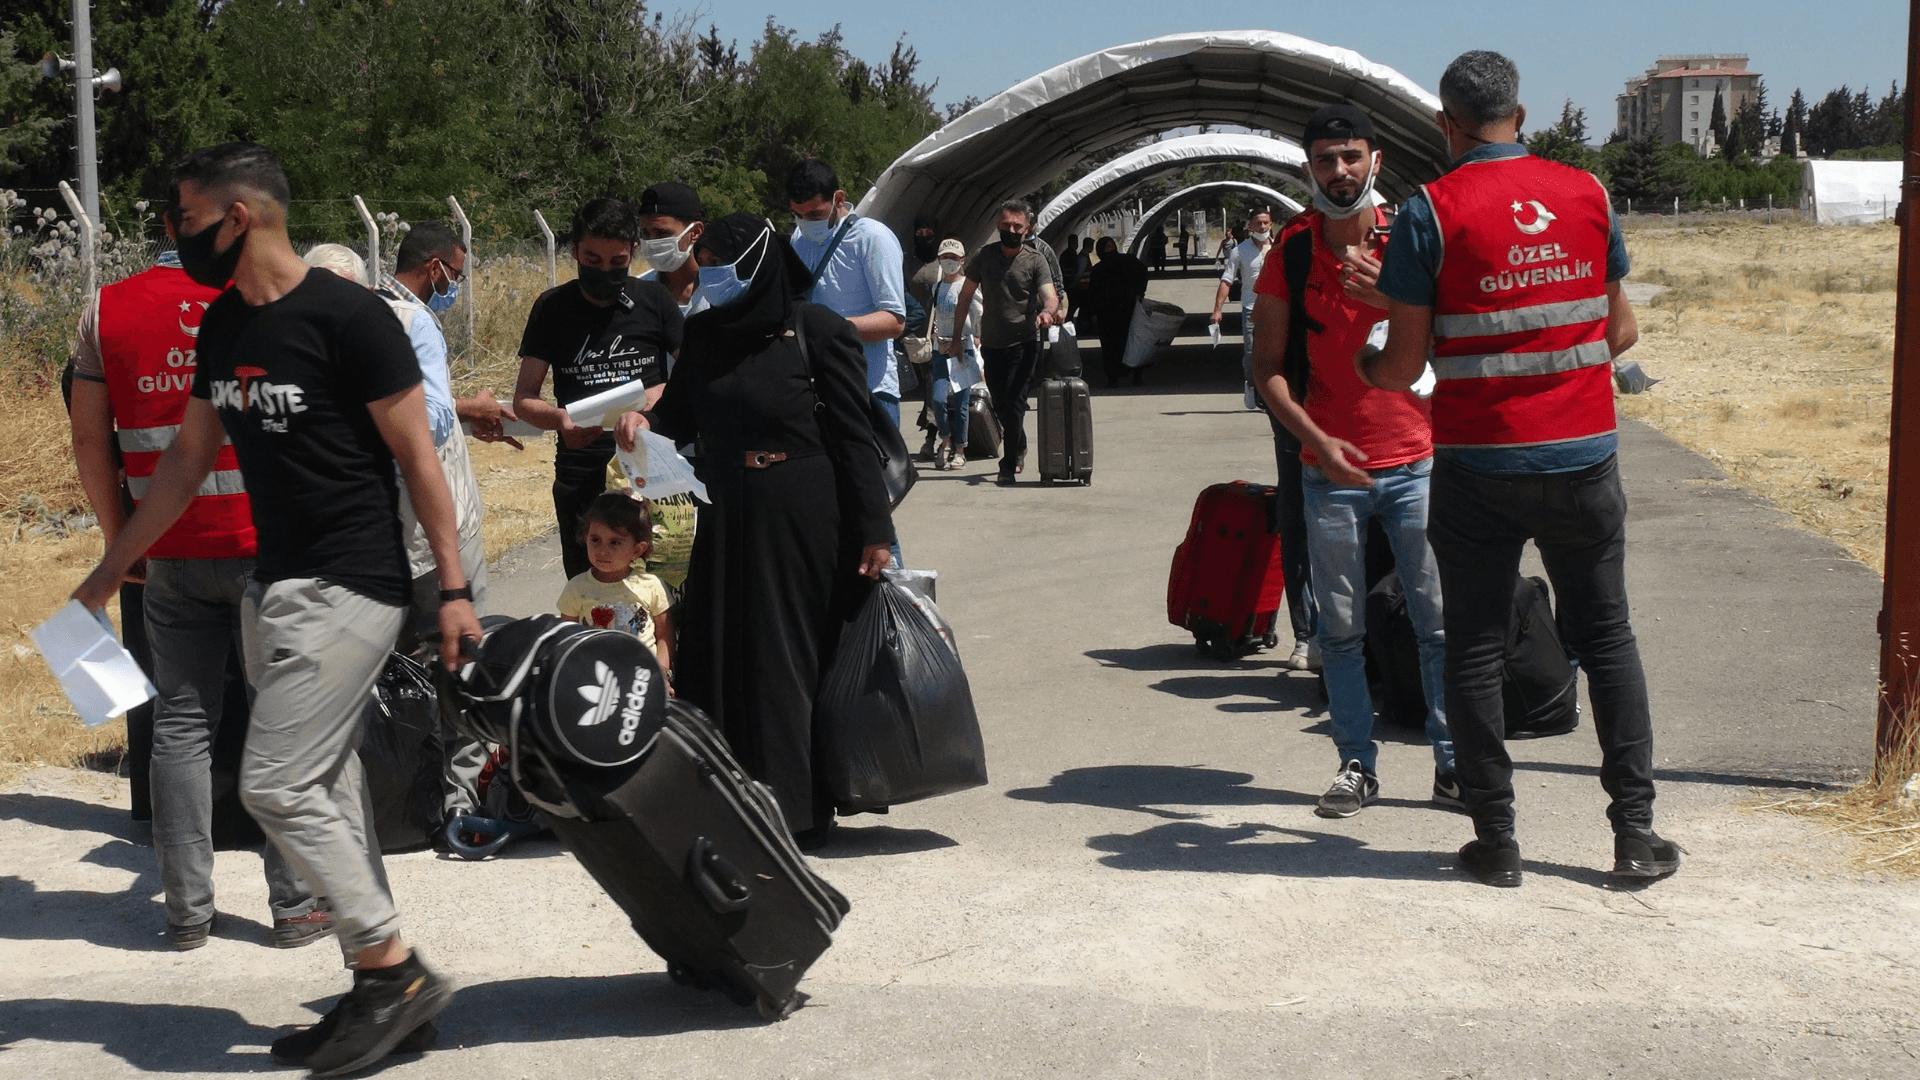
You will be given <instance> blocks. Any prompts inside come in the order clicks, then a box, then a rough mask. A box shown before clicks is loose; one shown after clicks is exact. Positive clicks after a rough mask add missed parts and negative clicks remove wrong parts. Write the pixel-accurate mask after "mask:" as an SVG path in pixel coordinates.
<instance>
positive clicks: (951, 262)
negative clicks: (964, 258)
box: [940, 259, 960, 277]
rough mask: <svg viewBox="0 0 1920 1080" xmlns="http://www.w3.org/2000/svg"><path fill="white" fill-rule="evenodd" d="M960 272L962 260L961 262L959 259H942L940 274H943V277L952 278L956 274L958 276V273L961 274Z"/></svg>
mask: <svg viewBox="0 0 1920 1080" xmlns="http://www.w3.org/2000/svg"><path fill="white" fill-rule="evenodd" d="M959 272H960V260H959V259H941V260H940V274H941V276H943V277H952V276H953V275H955V274H957V273H959Z"/></svg>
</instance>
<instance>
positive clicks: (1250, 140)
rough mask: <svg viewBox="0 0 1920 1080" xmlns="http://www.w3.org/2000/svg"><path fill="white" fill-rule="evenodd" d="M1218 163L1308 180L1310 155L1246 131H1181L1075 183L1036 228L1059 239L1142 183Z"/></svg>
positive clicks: (1052, 204)
mask: <svg viewBox="0 0 1920 1080" xmlns="http://www.w3.org/2000/svg"><path fill="white" fill-rule="evenodd" d="M1219 162H1231V163H1233V164H1235V165H1244V166H1246V167H1247V168H1250V169H1253V170H1255V171H1256V172H1262V173H1266V174H1268V175H1269V176H1280V177H1286V178H1288V179H1291V180H1293V181H1294V182H1295V183H1296V184H1304V183H1305V176H1306V167H1307V155H1306V152H1305V151H1303V150H1301V149H1300V147H1299V145H1298V144H1297V143H1291V142H1287V141H1286V140H1284V139H1269V138H1267V137H1266V136H1264V135H1254V134H1251V133H1244V132H1225V131H1221V132H1212V133H1209V134H1206V135H1182V136H1180V137H1179V138H1174V139H1162V140H1160V141H1159V142H1152V143H1148V144H1147V145H1145V146H1143V147H1141V148H1140V149H1138V150H1134V151H1132V152H1130V153H1126V154H1122V155H1120V156H1119V157H1117V158H1114V159H1113V160H1112V161H1109V162H1107V163H1106V164H1105V165H1102V166H1100V167H1099V168H1097V169H1095V170H1093V171H1092V172H1090V173H1088V174H1087V175H1085V176H1083V177H1081V178H1080V179H1078V180H1076V181H1074V182H1073V185H1072V186H1070V187H1068V188H1067V190H1065V191H1063V192H1061V193H1060V194H1058V195H1056V196H1054V197H1053V199H1052V200H1051V201H1049V202H1048V203H1047V205H1046V206H1044V207H1042V208H1041V209H1040V217H1039V220H1037V221H1036V222H1035V223H1034V229H1035V231H1037V232H1038V233H1039V234H1040V235H1041V237H1042V238H1044V239H1045V240H1046V241H1047V242H1048V243H1050V244H1052V243H1057V242H1058V241H1059V238H1060V235H1061V234H1064V233H1065V231H1066V229H1067V227H1068V226H1070V225H1073V224H1075V223H1077V222H1079V221H1081V220H1084V219H1086V218H1089V217H1092V216H1093V215H1095V214H1097V213H1099V212H1100V211H1102V210H1105V209H1107V208H1108V207H1110V206H1112V205H1113V204H1114V203H1116V202H1118V201H1119V200H1120V199H1121V197H1122V196H1124V195H1126V193H1127V192H1129V191H1131V190H1132V189H1134V188H1135V187H1138V186H1139V185H1140V184H1141V183H1143V182H1145V181H1147V180H1151V179H1153V178H1154V177H1156V176H1162V175H1165V174H1167V173H1171V172H1179V171H1181V170H1182V169H1185V168H1187V167H1188V166H1190V165H1210V164H1215V163H1219Z"/></svg>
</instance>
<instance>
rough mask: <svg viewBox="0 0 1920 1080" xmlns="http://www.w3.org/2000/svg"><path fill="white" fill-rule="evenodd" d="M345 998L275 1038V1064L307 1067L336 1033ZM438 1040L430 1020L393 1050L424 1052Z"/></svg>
mask: <svg viewBox="0 0 1920 1080" xmlns="http://www.w3.org/2000/svg"><path fill="white" fill-rule="evenodd" d="M346 1000H347V999H346V996H345V995H342V996H341V998H340V1000H339V1001H337V1002H335V1003H334V1006H333V1008H331V1009H329V1010H327V1015H325V1016H323V1017H321V1018H320V1019H319V1021H318V1022H316V1023H314V1024H313V1025H311V1026H309V1027H303V1028H300V1029H299V1030H297V1031H294V1032H293V1033H291V1034H288V1035H282V1036H280V1037H279V1038H277V1039H275V1040H273V1046H272V1048H271V1049H270V1051H269V1053H270V1054H271V1055H272V1057H273V1061H274V1064H276V1065H291V1066H293V1067H294V1068H296V1069H303V1068H306V1065H307V1062H308V1061H310V1060H312V1058H313V1052H314V1051H315V1050H318V1049H320V1047H321V1045H322V1044H324V1043H325V1042H326V1041H327V1040H328V1039H329V1038H331V1037H332V1036H333V1029H334V1028H336V1027H338V1026H339V1025H340V1006H341V1005H343V1004H345V1003H346ZM439 1041H440V1029H439V1028H438V1027H435V1026H434V1023H433V1021H431V1020H429V1021H427V1022H426V1023H424V1024H421V1025H420V1026H419V1027H417V1028H414V1029H413V1030H412V1031H410V1032H408V1033H407V1037H406V1038H404V1039H401V1040H400V1041H399V1042H398V1043H396V1044H394V1047H393V1051H392V1052H393V1053H396V1054H423V1053H426V1052H427V1051H428V1050H431V1049H433V1044H434V1043H436V1042H439Z"/></svg>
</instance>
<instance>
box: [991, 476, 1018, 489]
mask: <svg viewBox="0 0 1920 1080" xmlns="http://www.w3.org/2000/svg"><path fill="white" fill-rule="evenodd" d="M993 482H994V483H996V484H999V485H1000V486H1001V487H1012V486H1013V484H1014V480H1013V474H1012V473H1010V472H1003V473H1001V474H1000V475H998V476H996V477H994V478H993Z"/></svg>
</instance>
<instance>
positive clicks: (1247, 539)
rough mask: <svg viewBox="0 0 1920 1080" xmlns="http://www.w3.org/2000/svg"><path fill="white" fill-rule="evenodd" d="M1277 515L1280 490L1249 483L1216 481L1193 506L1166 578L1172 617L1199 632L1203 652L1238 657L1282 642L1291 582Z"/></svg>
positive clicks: (1223, 657) (1197, 638)
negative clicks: (1279, 627)
mask: <svg viewBox="0 0 1920 1080" xmlns="http://www.w3.org/2000/svg"><path fill="white" fill-rule="evenodd" d="M1274 513H1275V505H1274V493H1273V489H1272V488H1271V487H1268V486H1266V485H1264V484H1249V483H1247V482H1246V481H1245V480H1235V481H1234V482H1233V483H1231V484H1215V485H1213V486H1212V487H1210V488H1208V489H1206V490H1205V491H1202V492H1201V493H1200V499H1199V501H1198V502H1196V503H1194V505H1193V521H1192V523H1191V524H1189V525H1188V526H1187V538H1186V539H1185V540H1183V541H1181V543H1180V546H1179V547H1178V548H1176V549H1174V553H1173V572H1172V573H1171V574H1170V575H1169V577H1168V579H1167V621H1168V622H1170V623H1172V624H1173V625H1175V626H1178V627H1181V628H1183V629H1186V630H1190V631H1192V632H1193V643H1194V645H1195V647H1197V648H1198V649H1199V650H1200V651H1201V652H1203V653H1207V654H1209V655H1211V656H1214V657H1217V658H1219V659H1221V660H1231V659H1233V658H1235V657H1238V656H1244V655H1246V654H1247V653H1250V652H1253V651H1255V650H1257V649H1260V648H1263V647H1264V648H1272V647H1273V646H1274V645H1276V644H1278V643H1279V638H1278V637H1277V636H1276V635H1275V633H1274V622H1275V620H1276V618H1277V617H1278V615H1279V612H1280V608H1281V606H1282V605H1283V603H1284V602H1285V593H1286V579H1285V576H1284V575H1282V574H1281V572H1280V534H1279V533H1278V532H1277V531H1276V530H1275V529H1274V527H1273V525H1274Z"/></svg>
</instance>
